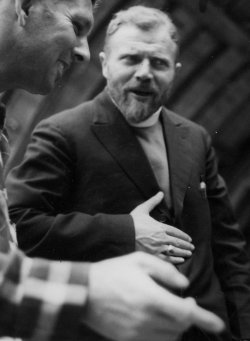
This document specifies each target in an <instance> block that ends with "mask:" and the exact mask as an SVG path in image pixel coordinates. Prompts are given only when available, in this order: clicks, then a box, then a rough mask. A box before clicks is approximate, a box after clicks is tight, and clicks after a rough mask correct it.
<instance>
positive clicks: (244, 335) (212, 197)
mask: <svg viewBox="0 0 250 341" xmlns="http://www.w3.org/2000/svg"><path fill="white" fill-rule="evenodd" d="M205 139H206V145H207V146H208V147H207V155H206V183H207V195H208V200H209V206H210V211H211V219H212V248H213V255H214V261H215V271H216V273H217V275H218V277H219V280H220V283H221V286H222V290H223V291H224V293H225V297H226V304H227V308H228V314H229V320H230V326H231V331H232V334H233V336H234V337H235V339H248V338H250V324H249V321H250V262H249V257H248V255H247V252H246V244H245V239H244V237H243V235H242V233H241V231H240V228H239V225H238V223H237V222H236V220H235V217H234V214H233V209H232V207H231V204H230V201H229V197H228V193H227V188H226V185H225V183H224V180H223V179H222V178H221V177H220V176H219V175H218V170H217V162H216V158H215V153H214V150H213V148H212V147H211V140H210V137H209V136H208V135H207V134H206V135H205Z"/></svg>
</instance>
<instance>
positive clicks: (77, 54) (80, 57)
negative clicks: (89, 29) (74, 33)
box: [74, 38, 90, 63]
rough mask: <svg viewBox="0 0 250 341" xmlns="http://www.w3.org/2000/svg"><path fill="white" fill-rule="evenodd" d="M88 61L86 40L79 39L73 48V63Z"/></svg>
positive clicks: (88, 53)
mask: <svg viewBox="0 0 250 341" xmlns="http://www.w3.org/2000/svg"><path fill="white" fill-rule="evenodd" d="M89 60H90V51H89V44H88V40H87V38H82V39H79V41H78V44H77V46H75V47H74V61H75V62H76V63H83V62H85V63H87V62H89Z"/></svg>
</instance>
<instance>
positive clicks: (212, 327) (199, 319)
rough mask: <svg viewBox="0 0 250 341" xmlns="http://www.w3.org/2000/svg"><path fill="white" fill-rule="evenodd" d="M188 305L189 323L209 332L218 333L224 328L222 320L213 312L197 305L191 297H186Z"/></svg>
mask: <svg viewBox="0 0 250 341" xmlns="http://www.w3.org/2000/svg"><path fill="white" fill-rule="evenodd" d="M186 302H188V304H189V305H190V308H189V309H190V319H191V321H190V322H191V324H194V325H196V326H197V327H199V328H202V329H205V330H207V331H210V332H215V333H219V332H221V331H223V329H224V328H225V324H224V322H223V321H222V320H221V319H220V318H219V317H218V316H216V315H215V314H213V313H211V312H210V311H207V310H205V309H203V308H201V307H199V306H198V305H197V304H196V303H194V300H193V299H190V298H188V299H186Z"/></svg>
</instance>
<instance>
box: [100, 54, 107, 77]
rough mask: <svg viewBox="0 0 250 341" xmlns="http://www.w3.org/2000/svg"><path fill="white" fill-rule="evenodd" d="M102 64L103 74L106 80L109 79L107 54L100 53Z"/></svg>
mask: <svg viewBox="0 0 250 341" xmlns="http://www.w3.org/2000/svg"><path fill="white" fill-rule="evenodd" d="M99 58H100V62H101V65H102V74H103V76H104V77H105V78H107V68H108V67H107V57H106V54H105V52H100V54H99Z"/></svg>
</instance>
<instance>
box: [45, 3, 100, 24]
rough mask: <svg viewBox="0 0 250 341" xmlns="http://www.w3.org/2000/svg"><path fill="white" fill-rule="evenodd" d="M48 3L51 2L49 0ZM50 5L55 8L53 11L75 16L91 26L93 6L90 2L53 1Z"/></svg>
mask: <svg viewBox="0 0 250 341" xmlns="http://www.w3.org/2000/svg"><path fill="white" fill-rule="evenodd" d="M49 1H50V2H51V0H49ZM52 3H53V5H52ZM51 5H52V6H55V11H60V12H63V13H65V14H70V15H72V16H77V17H79V18H82V19H84V20H85V21H86V22H87V21H88V22H89V23H90V24H91V25H93V5H92V1H91V0H53V1H52V2H51Z"/></svg>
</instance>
